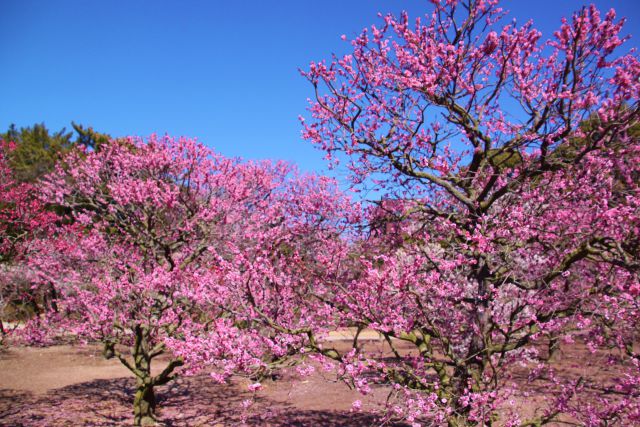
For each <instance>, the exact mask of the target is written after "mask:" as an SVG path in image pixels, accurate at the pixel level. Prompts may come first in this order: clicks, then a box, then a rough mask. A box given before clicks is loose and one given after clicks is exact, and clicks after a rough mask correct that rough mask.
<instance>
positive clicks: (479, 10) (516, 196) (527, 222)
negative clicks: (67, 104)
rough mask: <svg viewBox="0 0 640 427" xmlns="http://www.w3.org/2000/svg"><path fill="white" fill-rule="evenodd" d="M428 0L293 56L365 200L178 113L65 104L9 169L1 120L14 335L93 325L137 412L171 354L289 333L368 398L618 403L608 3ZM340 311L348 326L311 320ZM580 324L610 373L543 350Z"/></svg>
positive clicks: (628, 295)
mask: <svg viewBox="0 0 640 427" xmlns="http://www.w3.org/2000/svg"><path fill="white" fill-rule="evenodd" d="M431 3H432V6H431V10H430V12H428V13H427V14H426V15H425V16H423V17H420V18H417V19H415V18H413V19H412V18H410V17H409V16H408V15H407V14H402V15H401V16H393V15H387V16H384V17H382V18H381V22H380V24H379V25H377V26H375V25H374V26H372V27H371V28H367V29H365V30H363V32H362V33H361V34H360V35H358V36H357V37H355V38H354V39H353V40H352V41H351V42H350V43H351V52H350V53H348V54H346V55H344V56H341V57H333V58H332V59H331V60H330V61H320V62H313V63H311V65H310V66H309V69H308V70H306V71H303V72H302V74H303V76H304V77H305V78H306V79H307V80H308V81H309V82H310V84H311V87H312V89H313V91H314V92H315V98H314V99H313V100H312V101H310V106H309V115H308V117H307V118H304V119H301V121H302V126H303V133H304V137H305V138H306V139H307V140H309V141H310V142H311V143H313V144H316V145H317V146H318V147H319V148H320V149H322V150H324V151H325V152H326V153H327V157H328V158H329V159H330V162H331V163H332V165H333V166H335V167H342V165H344V169H345V170H346V171H347V172H348V173H349V176H350V178H351V181H352V183H353V185H354V186H355V187H359V188H374V189H375V190H376V194H379V195H381V200H379V201H377V202H376V203H361V202H356V201H354V200H351V199H349V198H348V197H347V196H345V195H344V194H343V193H342V192H341V191H340V190H339V189H338V186H337V184H336V182H335V181H333V180H332V179H329V178H326V177H321V176H315V175H304V174H300V173H298V172H297V171H296V170H295V168H294V167H292V166H291V165H288V164H286V163H284V162H270V161H264V162H244V161H241V160H238V159H231V158H227V157H224V156H222V155H220V154H218V153H216V152H214V151H213V150H211V149H209V148H207V147H205V146H204V145H202V144H200V143H198V142H196V141H194V140H191V139H187V138H178V139H174V138H171V137H168V136H164V137H158V136H155V135H154V136H151V137H149V138H148V139H146V140H143V139H139V138H118V139H111V138H110V137H108V136H105V135H101V134H98V133H96V132H94V131H93V130H92V129H88V130H87V129H84V128H83V127H81V126H77V125H75V126H74V127H75V128H76V130H77V131H78V133H79V134H80V135H81V137H80V138H79V139H78V143H75V144H74V143H71V140H70V136H69V135H67V134H64V133H59V134H55V135H54V137H53V140H52V142H51V143H47V145H46V146H47V147H59V148H55V154H51V153H52V152H51V151H47V150H45V154H43V155H40V156H39V157H38V159H40V160H38V161H37V162H36V161H31V163H30V164H37V165H38V166H37V167H34V168H20V167H16V166H15V165H17V164H22V165H24V164H25V163H29V162H26V161H25V160H20V159H24V158H25V157H24V156H22V157H20V156H18V154H19V153H21V151H20V150H21V148H20V147H21V146H20V144H15V143H12V142H10V141H11V140H16V139H19V138H18V132H17V131H15V130H14V131H13V133H12V134H11V135H10V134H7V135H5V136H4V138H5V139H7V142H6V143H4V145H3V146H2V151H0V176H1V178H2V181H1V182H0V187H1V189H2V191H1V194H0V197H2V198H1V199H0V250H1V251H2V252H1V253H0V255H1V256H2V257H3V258H2V263H3V264H2V265H3V269H2V282H1V283H0V285H1V286H2V287H3V289H6V288H8V287H9V286H12V285H11V283H12V279H11V277H13V276H12V275H15V274H16V272H17V271H20V272H21V274H22V275H23V276H24V277H26V279H25V280H28V281H29V283H30V284H31V285H30V286H29V288H28V289H29V292H27V293H28V294H29V295H27V296H26V297H29V298H31V299H32V300H35V304H36V305H37V306H38V307H41V308H39V309H38V310H36V311H35V312H34V313H33V314H32V315H31V318H30V319H28V320H24V321H23V322H22V323H23V326H24V327H22V328H18V329H16V330H15V331H14V333H15V336H16V339H18V338H20V339H26V340H30V341H32V342H34V341H35V342H40V343H43V342H47V340H51V339H53V338H55V337H60V336H69V335H71V336H74V337H77V338H79V339H85V340H90V341H97V342H101V343H102V344H103V345H104V354H105V356H106V357H110V358H111V357H115V358H117V359H118V360H120V361H121V362H122V363H123V364H124V365H125V366H126V367H127V368H128V369H129V370H130V371H131V373H132V375H133V376H135V378H136V381H137V391H136V394H135V397H134V424H135V425H151V424H154V423H155V422H156V419H157V417H156V399H155V393H154V389H155V387H156V386H159V385H162V384H166V383H167V382H169V381H171V380H172V379H174V378H175V377H176V376H178V375H182V374H184V375H188V374H192V373H195V372H198V371H200V370H202V369H206V370H208V371H211V372H212V374H211V375H212V377H213V380H214V381H220V382H223V381H226V380H227V379H228V378H229V377H231V376H232V375H236V374H242V375H248V376H250V377H251V378H253V379H254V380H256V381H259V380H260V379H261V378H263V377H264V376H266V375H268V374H269V373H270V372H272V371H273V370H274V369H277V368H278V366H279V365H280V364H281V362H282V361H283V360H286V359H291V358H293V359H296V358H298V359H299V358H300V357H301V355H303V356H305V357H311V358H312V359H313V360H315V361H317V362H319V363H323V364H325V365H328V366H333V368H334V369H335V370H336V372H338V374H339V375H340V377H341V378H342V379H343V380H344V381H345V382H347V383H348V384H350V385H352V386H353V387H355V388H356V389H358V390H359V391H360V392H362V393H363V394H366V393H369V392H370V391H371V389H372V388H373V387H377V386H378V385H380V384H384V385H386V386H388V389H389V390H390V392H389V399H388V401H387V406H386V408H385V411H384V412H383V413H382V414H381V415H380V416H381V418H380V419H381V423H385V422H391V421H397V420H400V421H404V422H408V423H410V424H412V425H416V426H419V425H434V426H436V425H448V426H451V427H453V426H485V425H505V426H539V425H543V424H548V423H552V422H558V421H566V420H571V422H574V423H578V424H580V425H588V426H600V425H634V424H636V423H640V253H639V249H640V140H639V135H640V125H639V124H638V120H639V116H640V103H639V96H638V95H639V91H640V60H639V58H638V55H637V52H635V51H634V50H628V49H625V46H624V42H625V38H624V37H623V36H622V35H621V32H622V30H623V23H624V20H620V19H617V18H616V16H615V13H614V12H613V11H609V12H607V13H606V14H602V13H601V12H600V11H599V10H597V9H596V8H595V7H594V6H590V7H584V8H582V9H580V10H578V11H577V12H576V13H575V14H574V15H573V16H572V17H569V18H567V19H565V20H563V22H562V23H561V25H560V27H559V28H558V30H557V31H556V32H555V33H554V34H553V35H552V36H551V37H550V38H549V39H548V40H543V39H542V35H541V33H540V32H539V31H538V30H536V29H535V28H534V27H533V24H532V23H530V22H529V23H525V24H524V25H520V26H519V25H517V24H516V23H515V22H514V21H511V20H509V19H508V15H507V14H506V12H504V11H503V10H502V9H501V8H500V7H499V6H498V1H497V0H446V1H444V0H433V1H432V2H431ZM36 130H37V129H36ZM40 131H41V130H40ZM10 133H11V132H10ZM29 138H30V137H28V135H27V134H23V136H22V141H33V139H29ZM40 140H42V138H40ZM23 144H27V142H24V143H23ZM23 151H24V152H28V150H26V149H23ZM12 153H13V154H12ZM12 156H13V157H12ZM11 159H17V160H13V161H14V162H18V160H20V161H19V162H18V163H13V166H12V163H11ZM3 295H4V293H3ZM34 295H35V296H37V297H34ZM343 328H353V330H355V336H354V337H353V340H352V344H351V347H350V348H349V349H348V350H346V351H345V350H344V349H342V350H341V349H339V348H337V347H333V346H331V345H330V343H328V342H324V341H323V337H324V336H326V334H328V333H330V332H332V331H336V330H341V329H343ZM365 329H366V330H373V331H376V332H378V333H379V334H380V335H381V336H382V337H383V338H384V340H385V343H386V346H387V349H388V356H390V357H380V355H379V354H378V353H375V352H369V351H367V350H366V347H364V346H363V345H362V344H361V342H360V341H359V334H360V333H361V331H363V330H365ZM3 334H4V332H3ZM578 344H580V345H585V346H586V347H587V348H588V350H589V352H590V353H591V354H592V355H594V356H595V355H597V356H598V357H599V360H602V359H603V358H606V360H607V363H608V364H610V365H612V366H615V370H614V372H615V373H616V377H615V378H611V380H610V381H607V382H604V383H603V382H601V381H600V382H599V381H596V380H594V379H593V378H591V377H589V376H588V375H587V376H571V375H565V373H563V372H559V371H558V370H557V367H556V364H555V363H554V360H555V358H554V354H555V351H556V349H557V348H559V347H563V346H564V347H566V346H573V345H578ZM407 348H408V349H409V350H407ZM160 356H162V358H163V359H164V360H168V364H166V368H164V370H162V371H160V372H159V373H157V374H152V372H151V365H152V362H154V360H155V359H156V358H158V357H160ZM588 363H589V362H588V361H585V364H588ZM597 368H598V366H593V367H592V369H593V370H596V369H597ZM536 381H538V382H542V383H544V384H545V387H546V388H547V391H546V393H545V396H544V400H543V401H540V402H537V403H536V405H537V408H536V409H535V410H534V411H532V412H531V413H527V414H526V415H525V414H524V412H523V411H522V405H521V403H522V400H523V399H524V396H526V388H527V386H528V384H532V383H534V382H536ZM518 402H520V403H518Z"/></svg>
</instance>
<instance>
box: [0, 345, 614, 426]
mask: <svg viewBox="0 0 640 427" xmlns="http://www.w3.org/2000/svg"><path fill="white" fill-rule="evenodd" d="M367 338H368V339H369V341H368V343H367V344H366V346H367V347H369V350H373V349H379V350H380V351H381V355H382V353H385V352H386V351H385V349H384V345H383V344H382V342H381V341H378V340H377V339H376V337H373V336H372V337H367ZM331 341H335V342H334V343H332V344H333V345H335V346H336V347H339V348H340V347H346V346H347V345H348V342H346V341H338V340H331ZM100 350H101V349H100V347H99V346H95V345H87V346H82V347H77V346H76V347H72V346H68V345H61V346H53V347H47V348H29V347H17V348H10V349H7V350H6V351H4V352H2V353H0V426H7V427H8V426H12V427H13V426H25V427H26V426H117V425H130V424H131V422H132V419H133V417H132V414H131V411H132V409H131V405H132V402H133V394H134V387H135V380H134V379H133V377H132V376H131V374H130V373H129V371H128V370H127V369H126V368H124V367H123V366H122V365H121V364H120V362H118V361H117V360H113V359H112V360H105V359H104V358H102V355H101V352H100ZM401 350H406V349H401ZM403 352H404V351H403ZM387 353H388V352H387ZM603 357H604V356H600V357H598V356H597V355H590V354H589V352H588V351H587V350H586V349H585V348H584V347H583V346H579V345H576V346H572V347H571V348H570V349H563V350H562V351H561V352H559V354H558V355H557V356H555V357H554V359H557V361H556V362H555V363H554V364H555V365H556V366H558V367H561V369H562V371H563V373H564V374H563V375H566V376H567V377H578V376H589V377H591V378H592V379H596V380H597V382H599V383H600V384H602V385H604V384H606V383H608V382H610V381H611V379H612V378H615V376H616V373H615V367H612V366H608V365H607V363H605V361H604V359H603ZM156 365H157V366H155V369H154V371H156V370H157V371H159V370H160V369H162V362H160V363H157V364H156ZM519 371H520V369H518V368H516V367H514V377H515V379H517V381H518V383H520V384H523V387H522V388H521V392H522V394H521V396H519V397H518V399H517V400H518V401H517V407H518V410H517V412H520V413H521V414H523V415H533V414H534V413H535V412H536V411H538V410H540V408H542V407H543V406H544V397H545V392H546V391H547V390H548V384H545V383H544V382H533V383H527V382H526V374H525V372H524V370H522V372H521V373H519ZM249 383H250V381H249V380H248V379H245V378H234V380H233V381H232V382H231V384H228V385H221V384H217V383H215V382H214V381H212V379H211V378H210V377H209V376H208V375H206V374H203V375H199V376H195V377H184V378H180V379H178V380H177V381H174V382H173V383H170V384H169V385H166V386H163V387H159V388H158V391H157V395H158V400H159V401H158V405H159V411H158V415H159V417H160V419H161V420H162V422H163V424H164V425H166V426H215V427H222V426H233V425H243V424H245V425H250V426H357V427H365V426H371V425H376V424H377V418H376V416H375V415H374V412H375V410H376V409H380V408H381V407H382V405H383V404H384V402H385V400H386V397H387V394H388V391H389V388H388V387H387V386H384V385H380V386H377V387H374V390H373V392H372V393H371V394H370V395H367V396H362V395H360V394H358V393H357V392H355V391H354V390H351V389H349V388H348V387H347V386H346V385H345V384H343V383H341V382H339V381H337V380H336V378H335V374H334V373H332V372H325V371H323V370H322V369H321V368H320V367H318V368H317V369H316V370H315V372H314V373H313V374H312V375H310V376H307V377H300V376H299V375H298V374H297V373H296V372H295V369H294V368H287V369H285V370H283V371H282V373H281V375H280V377H279V378H278V379H277V380H275V381H271V380H269V381H264V382H263V383H262V384H263V388H262V389H261V390H260V391H258V392H257V393H255V394H254V393H251V392H250V391H249V390H248V388H247V385H248V384H249ZM355 400H361V401H362V411H360V412H353V411H352V410H351V407H352V403H353V402H354V401H355ZM246 406H248V409H247V408H245V407H246Z"/></svg>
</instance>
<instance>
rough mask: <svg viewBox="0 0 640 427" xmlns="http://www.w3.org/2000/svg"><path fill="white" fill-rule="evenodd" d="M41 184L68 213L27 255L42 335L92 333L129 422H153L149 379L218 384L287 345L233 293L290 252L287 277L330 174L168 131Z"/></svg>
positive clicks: (84, 158)
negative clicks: (51, 300) (54, 300)
mask: <svg viewBox="0 0 640 427" xmlns="http://www.w3.org/2000/svg"><path fill="white" fill-rule="evenodd" d="M45 181H46V182H45V183H44V184H43V185H42V187H43V193H44V195H45V197H47V198H48V200H50V201H52V202H55V203H58V204H60V205H62V206H65V207H67V208H68V209H69V210H70V211H71V212H72V215H73V218H74V221H73V222H71V223H70V224H68V225H65V226H64V227H61V228H60V229H59V230H57V238H56V239H55V240H51V239H48V240H46V241H45V240H43V241H42V242H41V243H42V246H43V247H42V251H41V252H39V253H38V256H35V257H32V259H31V265H32V266H33V267H34V268H35V269H37V271H38V272H39V278H40V279H41V280H42V281H48V282H53V283H55V284H56V287H57V289H58V291H59V298H58V307H59V311H58V312H57V313H50V316H48V317H47V322H48V330H49V331H50V332H52V333H56V332H63V333H65V334H68V333H73V334H75V335H77V336H79V337H82V338H84V339H88V340H98V341H101V342H103V343H104V345H105V348H104V353H105V356H107V357H116V358H118V359H119V360H120V361H121V362H122V363H123V364H124V366H126V367H127V368H128V369H129V370H130V371H131V372H132V373H133V374H134V375H135V377H136V380H137V391H136V394H135V399H134V424H136V425H145V424H153V423H154V422H155V419H156V399H155V393H154V388H155V387H156V386H159V385H162V384H166V383H167V382H169V381H171V380H172V379H173V378H174V377H175V376H176V375H178V373H179V372H180V369H187V370H188V371H189V372H193V371H195V370H197V369H198V368H200V367H203V366H207V367H211V366H213V367H214V372H213V374H212V375H213V376H214V378H216V379H220V380H224V378H225V377H226V376H229V375H230V374H233V373H236V372H245V373H254V374H259V373H260V372H262V371H264V370H265V369H268V368H269V363H270V362H273V361H274V360H277V358H278V356H282V355H285V354H286V353H287V351H288V349H287V344H286V340H290V341H291V340H295V338H293V339H292V338H290V337H286V338H285V339H279V338H278V336H277V335H276V334H274V333H269V331H264V330H263V329H260V328H259V327H258V326H254V322H252V319H253V318H254V313H251V312H247V310H246V307H245V306H244V305H243V301H242V300H240V299H238V298H237V295H240V294H246V291H245V289H246V287H247V286H249V282H248V280H249V278H250V277H252V276H255V275H264V274H267V273H266V268H267V267H266V266H267V265H270V264H273V262H275V260H279V259H285V258H287V259H290V260H291V262H288V263H287V265H288V266H290V268H291V270H289V271H288V274H289V273H290V274H291V277H294V272H293V266H294V264H295V260H296V259H298V258H300V257H301V256H302V255H300V254H301V251H302V249H303V248H309V246H305V245H304V244H303V240H304V239H307V240H309V241H312V240H313V239H316V240H317V239H322V236H321V234H320V233H316V232H315V230H319V229H320V228H319V227H318V226H319V225H320V224H323V223H325V222H326V223H327V224H328V226H329V225H331V223H332V221H333V220H332V219H331V218H333V217H334V216H335V211H336V209H337V208H338V207H339V204H338V203H335V202H337V201H339V200H340V197H338V196H336V195H335V191H336V189H335V186H334V185H333V183H332V182H330V181H329V180H326V179H323V178H318V177H314V176H298V175H297V174H296V173H295V171H294V170H293V169H292V168H291V167H290V166H289V165H287V164H285V163H275V164H274V163H271V162H258V163H255V162H254V163H242V162H239V161H238V160H234V159H228V158H225V157H222V156H220V155H217V154H214V153H213V152H212V151H211V150H209V149H207V148H206V147H204V146H203V145H201V144H199V143H197V142H195V141H193V140H189V139H184V138H183V139H172V138H169V137H163V138H157V137H151V138H150V139H149V141H147V142H143V141H140V140H135V139H128V140H125V139H121V140H117V141H111V142H110V143H109V144H106V145H104V146H102V147H101V148H100V150H98V151H92V152H87V153H73V154H71V155H70V156H69V157H67V158H66V159H65V167H64V168H63V167H59V168H58V170H57V171H56V172H55V173H53V174H52V175H50V176H48V177H47V179H46V180H45ZM327 231H329V229H327ZM333 234H334V235H335V232H333ZM303 237H304V239H303ZM298 248H300V249H298ZM248 257H251V259H247V258H248ZM269 260H273V262H270V261H269ZM298 273H299V274H301V272H298ZM271 274H273V275H274V276H275V275H276V274H277V273H276V272H273V271H272V273H271ZM254 298H255V299H256V300H260V299H262V298H265V295H264V294H260V295H255V296H254ZM278 320H280V318H278ZM283 346H284V347H283ZM160 356H164V360H165V362H164V364H163V365H162V369H160V370H158V371H152V369H151V366H152V362H154V361H155V360H157V358H158V357H160ZM167 359H168V361H167ZM185 363H186V364H187V366H184V367H183V365H185Z"/></svg>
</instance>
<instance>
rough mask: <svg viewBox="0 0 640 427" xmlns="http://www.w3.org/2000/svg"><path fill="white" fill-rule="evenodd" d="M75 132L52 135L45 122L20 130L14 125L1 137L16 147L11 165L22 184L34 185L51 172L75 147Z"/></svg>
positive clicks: (63, 131)
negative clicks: (60, 159)
mask: <svg viewBox="0 0 640 427" xmlns="http://www.w3.org/2000/svg"><path fill="white" fill-rule="evenodd" d="M72 135H73V133H72V132H66V130H65V129H62V130H61V131H59V132H56V133H53V134H50V133H49V130H48V129H47V128H46V126H45V125H44V123H40V124H35V125H33V126H32V127H25V128H20V130H17V129H16V127H15V125H11V126H10V127H9V130H8V131H7V132H6V133H4V134H0V139H3V140H5V141H7V142H14V143H15V144H16V147H15V149H14V150H12V151H11V152H10V153H9V156H8V160H9V166H10V167H11V169H12V170H13V171H14V174H15V175H14V176H15V178H16V180H17V181H18V182H34V181H36V180H37V179H38V178H39V177H41V176H42V175H44V174H46V173H47V172H49V171H51V170H52V169H53V167H54V165H55V164H56V162H57V161H58V159H59V158H60V157H61V156H62V155H64V154H66V153H67V152H69V150H71V149H72V148H73V146H74V143H73V141H72V139H71V137H72Z"/></svg>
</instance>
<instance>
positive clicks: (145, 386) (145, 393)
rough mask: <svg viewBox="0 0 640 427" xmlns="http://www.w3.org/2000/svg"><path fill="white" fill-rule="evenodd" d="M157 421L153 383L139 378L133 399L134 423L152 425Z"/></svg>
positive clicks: (135, 424)
mask: <svg viewBox="0 0 640 427" xmlns="http://www.w3.org/2000/svg"><path fill="white" fill-rule="evenodd" d="M155 423H156V395H155V392H154V390H153V383H152V382H150V381H142V380H141V379H138V385H137V389H136V394H135V397H134V399H133V425H134V426H152V425H155Z"/></svg>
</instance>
